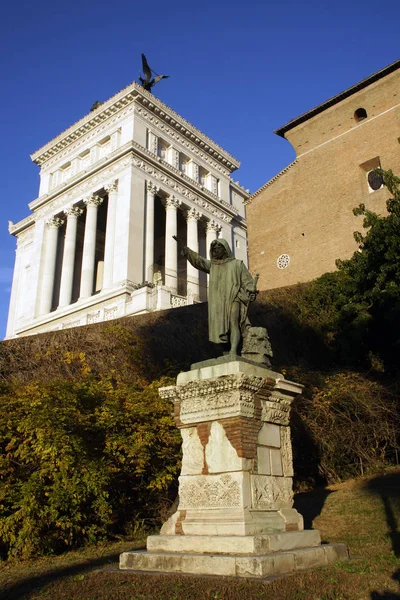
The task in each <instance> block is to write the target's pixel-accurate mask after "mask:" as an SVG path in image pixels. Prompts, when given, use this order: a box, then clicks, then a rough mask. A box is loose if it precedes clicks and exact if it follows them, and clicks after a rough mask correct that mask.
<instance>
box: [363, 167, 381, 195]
mask: <svg viewBox="0 0 400 600" xmlns="http://www.w3.org/2000/svg"><path fill="white" fill-rule="evenodd" d="M367 179H368V184H369V187H370V188H371V190H374V192H376V190H380V189H381V187H382V186H383V177H382V175H380V174H379V173H375V171H370V172H369V173H368V175H367Z"/></svg>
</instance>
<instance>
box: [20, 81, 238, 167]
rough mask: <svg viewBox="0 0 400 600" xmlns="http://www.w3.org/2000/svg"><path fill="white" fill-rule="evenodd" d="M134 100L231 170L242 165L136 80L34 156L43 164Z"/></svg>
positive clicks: (32, 157) (33, 156)
mask: <svg viewBox="0 0 400 600" xmlns="http://www.w3.org/2000/svg"><path fill="white" fill-rule="evenodd" d="M134 102H137V103H138V104H140V105H142V106H144V107H146V109H147V110H149V111H151V112H153V113H154V114H155V115H157V116H158V117H159V118H160V119H162V120H163V121H165V122H166V123H168V124H169V125H170V126H171V127H173V128H174V129H176V130H177V131H179V132H180V133H181V134H183V135H184V136H185V137H186V138H187V139H190V140H191V141H192V142H193V143H195V144H196V145H198V146H199V148H201V149H202V150H203V151H205V152H207V153H208V154H210V155H211V156H213V158H214V159H215V160H217V161H218V162H219V163H221V164H223V165H224V167H226V168H228V169H229V170H230V172H232V171H234V170H235V169H237V168H238V167H239V166H240V162H239V161H238V160H236V159H235V158H234V157H233V156H231V155H230V154H229V153H228V152H226V150H224V149H223V148H221V146H219V145H218V144H216V143H215V142H213V141H212V140H211V139H210V138H209V137H208V136H206V135H205V134H204V133H202V132H201V131H200V130H199V129H197V128H196V127H194V125H192V124H191V123H189V122H188V121H186V120H185V119H184V118H183V117H181V116H180V115H178V113H176V112H175V111H174V110H172V109H171V108H169V107H168V106H167V105H166V104H164V103H163V102H161V100H159V99H158V98H156V97H155V96H153V95H152V94H150V93H149V92H146V90H144V89H143V88H142V86H140V85H139V84H137V83H136V82H133V83H131V84H130V85H128V86H127V87H126V88H124V89H123V90H121V91H120V92H118V93H117V94H115V95H114V96H112V97H111V98H110V99H109V100H107V101H106V102H104V103H103V104H102V105H101V106H99V108H97V109H96V110H95V111H93V112H91V113H89V114H88V115H86V116H85V117H83V118H82V119H80V120H79V121H77V122H76V123H74V124H73V125H72V126H71V127H69V128H68V129H66V130H65V131H64V132H63V133H61V134H60V135H58V136H57V137H55V138H54V139H53V140H51V141H50V142H48V143H47V144H45V145H44V146H42V147H41V148H39V149H38V150H36V152H34V153H33V154H32V155H31V159H32V160H33V162H35V163H36V164H38V165H42V164H43V163H45V162H46V161H47V160H49V159H50V158H51V157H52V156H55V155H56V154H58V153H59V152H61V151H62V150H64V149H65V148H67V147H68V146H70V145H71V144H72V143H74V142H75V141H76V140H77V139H79V138H81V137H82V136H84V135H85V134H87V133H88V132H89V131H91V130H93V129H95V128H96V127H98V126H99V125H100V124H102V123H103V122H105V121H107V120H108V119H109V118H111V117H112V116H113V115H115V114H116V113H118V112H119V111H120V110H122V109H123V108H125V107H126V106H127V105H129V104H131V103H134Z"/></svg>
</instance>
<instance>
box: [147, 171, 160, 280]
mask: <svg viewBox="0 0 400 600" xmlns="http://www.w3.org/2000/svg"><path fill="white" fill-rule="evenodd" d="M158 189H159V188H158V187H157V186H155V185H154V184H153V183H151V182H150V181H148V182H147V188H146V246H145V263H144V278H145V281H150V282H152V281H153V268H154V199H155V197H156V194H157V192H158Z"/></svg>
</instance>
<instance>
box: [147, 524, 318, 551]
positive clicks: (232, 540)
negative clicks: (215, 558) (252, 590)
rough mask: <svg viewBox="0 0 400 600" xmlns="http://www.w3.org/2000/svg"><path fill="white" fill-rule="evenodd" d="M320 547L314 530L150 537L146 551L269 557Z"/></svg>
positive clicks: (316, 531) (316, 532)
mask: <svg viewBox="0 0 400 600" xmlns="http://www.w3.org/2000/svg"><path fill="white" fill-rule="evenodd" d="M320 544H321V536H320V533H319V531H318V530H317V529H309V530H306V531H286V532H280V533H270V534H262V535H245V536H239V535H229V536H228V535H227V536H222V535H221V536H214V535H152V536H150V537H148V538H147V550H148V551H149V552H181V553H182V552H184V553H186V552H189V553H196V554H270V553H272V552H282V551H285V550H293V549H296V548H309V547H315V546H319V545H320Z"/></svg>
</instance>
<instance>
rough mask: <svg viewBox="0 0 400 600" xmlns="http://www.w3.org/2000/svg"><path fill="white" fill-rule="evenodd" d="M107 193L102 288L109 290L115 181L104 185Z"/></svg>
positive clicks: (113, 243)
mask: <svg viewBox="0 0 400 600" xmlns="http://www.w3.org/2000/svg"><path fill="white" fill-rule="evenodd" d="M104 189H105V190H106V192H107V193H108V208H107V225H106V243H105V248H104V276H103V288H104V289H106V288H109V287H111V286H112V284H113V269H114V247H115V221H116V216H117V200H118V184H117V181H113V182H112V183H110V184H108V185H105V186H104Z"/></svg>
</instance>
